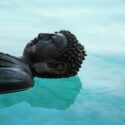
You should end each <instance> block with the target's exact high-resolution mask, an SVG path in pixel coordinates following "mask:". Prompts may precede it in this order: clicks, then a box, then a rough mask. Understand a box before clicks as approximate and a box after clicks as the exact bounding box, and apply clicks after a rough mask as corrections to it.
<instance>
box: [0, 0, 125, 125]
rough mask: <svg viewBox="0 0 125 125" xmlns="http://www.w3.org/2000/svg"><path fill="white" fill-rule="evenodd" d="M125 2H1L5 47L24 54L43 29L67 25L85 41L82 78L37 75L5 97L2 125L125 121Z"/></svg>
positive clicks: (0, 47)
mask: <svg viewBox="0 0 125 125" xmlns="http://www.w3.org/2000/svg"><path fill="white" fill-rule="evenodd" d="M124 7H125V1H124V0H110V1H109V0H92V1H90V0H71V1H70V0H69V1H65V0H11V1H10V0H1V1H0V51H1V52H6V53H9V54H12V55H15V56H21V55H22V51H23V48H24V47H25V45H26V43H27V42H29V41H30V40H31V39H33V38H34V37H35V36H36V35H37V34H38V33H39V32H55V31H59V30H61V29H68V30H70V31H72V32H73V33H74V34H76V35H77V37H78V39H79V41H80V42H81V43H83V45H85V48H86V51H87V54H88V56H87V58H86V60H85V61H84V63H83V65H82V68H81V71H80V72H79V74H78V76H76V77H72V78H69V79H52V80H49V79H38V78H35V82H36V84H35V86H34V88H32V89H29V90H26V91H23V92H18V93H12V94H5V95H0V125H124V124H125V106H124V105H125V67H124V64H125V58H124V55H125V49H124V48H125V8H124Z"/></svg>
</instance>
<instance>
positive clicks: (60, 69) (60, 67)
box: [46, 61, 67, 74]
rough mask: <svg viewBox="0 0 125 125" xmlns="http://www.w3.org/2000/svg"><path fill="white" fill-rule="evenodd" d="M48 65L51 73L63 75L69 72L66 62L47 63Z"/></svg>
mask: <svg viewBox="0 0 125 125" xmlns="http://www.w3.org/2000/svg"><path fill="white" fill-rule="evenodd" d="M46 64H47V69H48V71H49V72H53V73H59V74H62V73H64V72H66V70H67V64H66V63H64V62H59V61H56V62H53V63H46Z"/></svg>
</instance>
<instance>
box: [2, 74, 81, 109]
mask: <svg viewBox="0 0 125 125" xmlns="http://www.w3.org/2000/svg"><path fill="white" fill-rule="evenodd" d="M81 87H82V85H81V81H80V79H79V77H77V76H76V77H71V78H69V79H67V78H65V79H56V80H55V79H51V80H47V79H39V78H36V79H35V86H34V88H32V89H29V90H26V91H23V92H17V93H11V94H5V95H0V108H5V107H9V106H11V105H15V104H17V103H20V102H23V101H26V102H28V103H29V104H30V105H31V106H33V107H45V108H55V109H66V108H68V107H70V106H71V105H72V104H73V103H74V101H75V98H76V96H77V95H78V94H79V92H80V89H81Z"/></svg>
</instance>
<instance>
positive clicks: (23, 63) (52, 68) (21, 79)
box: [0, 30, 86, 93]
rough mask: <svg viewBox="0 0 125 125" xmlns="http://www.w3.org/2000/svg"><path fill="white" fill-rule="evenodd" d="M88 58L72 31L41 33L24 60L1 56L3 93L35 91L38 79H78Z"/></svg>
mask: <svg viewBox="0 0 125 125" xmlns="http://www.w3.org/2000/svg"><path fill="white" fill-rule="evenodd" d="M85 56H86V53H85V50H84V46H83V45H81V44H80V43H79V42H78V40H77V38H76V37H75V35H74V34H72V33H71V32H69V31H65V30H61V31H59V32H55V33H40V34H39V35H38V36H37V37H36V38H35V39H33V40H31V41H30V42H29V43H28V44H27V45H26V47H25V49H24V52H23V56H22V57H14V56H11V55H9V54H5V53H0V93H9V92H16V91H21V90H25V89H28V88H31V87H33V85H34V81H33V78H34V77H41V78H68V77H71V76H75V75H77V73H78V71H79V69H80V67H81V64H82V62H83V60H84V59H85Z"/></svg>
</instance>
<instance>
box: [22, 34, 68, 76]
mask: <svg viewBox="0 0 125 125" xmlns="http://www.w3.org/2000/svg"><path fill="white" fill-rule="evenodd" d="M66 46H67V40H66V37H65V36H64V35H63V34H61V33H55V34H48V33H40V34H39V35H38V37H37V38H35V39H34V40H32V41H31V42H30V43H28V44H27V45H26V48H25V49H24V53H23V56H24V58H25V59H26V60H27V61H28V62H30V64H31V65H32V68H33V69H34V70H35V71H36V72H37V73H41V72H43V73H44V72H46V73H47V72H48V73H54V74H58V73H64V69H65V67H66V65H65V64H62V63H61V62H58V61H57V60H56V61H55V60H53V58H54V57H55V56H56V55H57V54H59V53H60V52H62V51H63V50H64V49H65V47H66ZM36 58H37V60H38V61H37V60H36ZM33 62H34V63H33Z"/></svg>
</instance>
